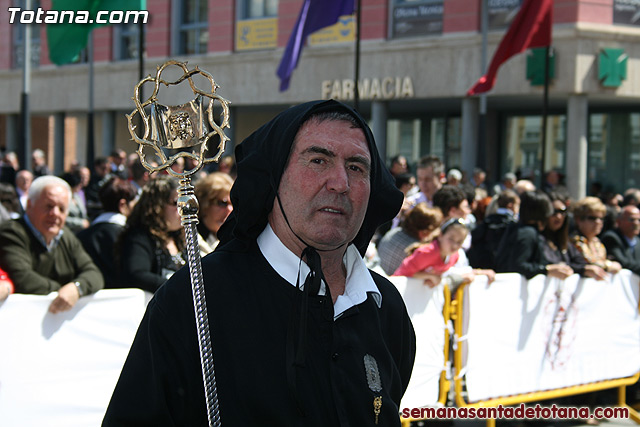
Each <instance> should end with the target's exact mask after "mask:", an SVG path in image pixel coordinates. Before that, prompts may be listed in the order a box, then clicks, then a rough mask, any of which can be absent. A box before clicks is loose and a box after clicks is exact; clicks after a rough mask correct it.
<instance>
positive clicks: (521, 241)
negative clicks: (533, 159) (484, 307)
mask: <svg viewBox="0 0 640 427" xmlns="http://www.w3.org/2000/svg"><path fill="white" fill-rule="evenodd" d="M389 170H390V172H391V174H392V175H393V176H394V177H395V178H396V184H397V187H398V188H401V189H402V190H403V193H404V194H405V203H404V205H403V208H402V210H401V212H400V213H399V214H398V216H397V217H396V218H395V219H394V221H393V222H392V223H390V224H387V226H386V227H384V226H383V227H381V228H380V229H379V230H378V234H377V235H376V237H375V238H374V240H373V242H372V245H371V246H370V248H369V251H368V252H367V256H368V260H369V265H370V266H371V267H373V268H378V269H379V271H381V272H384V273H385V274H387V275H403V276H409V277H414V278H420V279H423V280H424V281H425V285H428V286H433V285H435V284H437V283H440V282H441V279H442V278H444V277H449V280H448V281H446V283H448V284H453V285H454V286H455V285H457V284H459V283H460V282H464V281H469V280H473V278H474V277H475V275H486V276H487V277H488V278H489V282H491V280H493V278H494V277H495V273H497V272H500V273H502V272H504V273H506V272H516V273H520V274H522V275H523V276H525V277H526V278H532V277H533V276H535V275H538V274H543V275H548V276H551V277H557V278H560V279H564V278H567V277H568V276H570V275H572V274H579V275H581V276H583V277H590V278H593V279H596V280H605V279H607V277H609V275H611V274H616V273H617V272H618V271H620V270H621V269H622V268H626V269H629V270H631V271H633V272H635V273H636V274H638V273H640V247H637V242H638V234H640V210H639V209H638V205H639V204H640V190H638V189H634V188H631V189H628V190H626V191H625V192H624V193H623V194H618V195H612V194H610V193H603V192H601V191H600V187H599V186H595V187H594V188H595V189H596V190H597V191H598V194H595V195H590V196H589V197H586V198H583V199H581V200H572V199H571V198H570V197H569V193H568V191H567V189H566V187H565V186H564V182H563V181H562V180H563V176H562V174H561V173H559V172H558V171H557V170H552V171H549V172H548V173H547V174H546V175H545V179H544V180H543V183H542V187H541V188H537V187H536V185H535V184H534V183H533V182H532V181H531V180H527V179H518V178H517V175H516V173H513V172H507V173H505V174H504V175H502V177H501V179H500V181H499V182H497V183H495V185H489V183H488V182H487V174H486V172H485V171H483V170H482V169H480V168H476V169H474V170H473V171H472V173H471V176H469V177H467V176H465V174H464V173H463V172H461V171H460V170H459V169H458V168H455V167H454V168H450V169H448V170H447V169H446V168H445V165H444V163H443V161H442V160H441V159H440V158H438V157H436V156H431V155H429V156H425V157H423V158H421V159H419V160H418V162H417V164H416V172H415V182H416V184H417V185H415V186H413V187H410V186H407V183H409V182H411V178H413V175H412V174H411V171H410V170H409V166H408V164H407V161H406V159H405V158H404V157H403V156H396V157H394V158H393V159H392V162H391V164H390V166H389ZM431 210H435V211H437V215H436V214H434V213H433V212H432V211H431ZM458 223H462V224H464V225H465V228H466V233H463V232H459V233H458V234H456V235H455V236H453V235H452V236H448V234H451V233H452V232H453V231H454V230H450V227H451V225H452V224H456V225H457V224H458ZM461 231H462V230H461ZM447 238H448V239H447ZM459 239H463V241H462V242H461V246H460V248H457V249H456V245H455V244H456V243H457V241H458V240H459ZM445 240H448V241H449V245H448V247H444V246H445V245H444V241H445ZM450 248H454V249H456V251H455V252H456V254H453V253H451V252H450ZM453 261H455V262H453Z"/></svg>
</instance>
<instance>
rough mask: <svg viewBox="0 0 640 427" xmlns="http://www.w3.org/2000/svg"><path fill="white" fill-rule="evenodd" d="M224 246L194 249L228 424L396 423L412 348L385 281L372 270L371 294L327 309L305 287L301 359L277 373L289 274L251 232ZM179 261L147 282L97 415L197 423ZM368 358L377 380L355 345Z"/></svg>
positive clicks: (198, 383)
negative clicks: (107, 399)
mask: <svg viewBox="0 0 640 427" xmlns="http://www.w3.org/2000/svg"><path fill="white" fill-rule="evenodd" d="M228 248H229V247H227V249H225V248H223V249H222V250H217V251H216V252H214V253H212V254H210V255H208V256H207V257H205V258H204V259H203V276H204V278H205V289H206V297H207V303H208V314H209V325H210V328H211V337H212V346H213V354H214V361H215V371H216V381H217V385H218V397H219V402H220V413H221V424H222V426H225V427H231V426H258V425H261V426H262V425H264V426H297V425H299V426H353V427H360V426H370V425H375V424H374V421H375V415H374V405H373V401H374V398H375V397H377V396H382V408H381V411H380V414H379V420H378V423H379V425H381V426H394V425H396V426H399V425H400V418H399V415H398V407H399V404H400V399H401V397H402V395H403V393H404V391H405V389H406V387H407V384H408V382H409V377H410V375H411V369H412V366H413V361H414V357H415V335H414V332H413V327H412V325H411V322H410V320H409V317H408V315H407V312H406V309H405V307H404V304H403V302H402V299H401V297H400V295H399V293H398V292H397V290H396V289H395V288H394V287H393V285H392V284H391V283H390V282H388V281H387V280H386V279H384V278H382V277H381V276H379V275H377V274H375V273H371V274H372V276H373V278H374V281H375V283H376V285H377V286H378V289H379V290H380V292H381V294H382V305H381V307H380V308H378V306H377V304H376V302H375V301H374V299H373V297H372V296H371V295H369V296H368V298H367V300H366V301H365V302H363V303H361V304H359V305H357V306H355V307H352V308H350V309H349V310H347V311H346V312H344V313H343V314H342V316H340V317H339V318H338V319H337V320H335V321H334V319H333V310H332V309H330V310H329V311H327V310H326V306H327V304H331V301H330V300H328V299H327V298H325V297H318V296H310V297H309V299H310V300H309V315H308V327H307V331H308V333H307V341H306V345H305V347H306V348H305V366H303V367H300V368H297V369H296V381H295V390H293V391H292V390H291V387H290V386H289V384H288V375H291V373H290V372H288V369H287V361H288V358H287V354H286V353H287V345H288V342H289V341H290V340H288V338H287V330H288V328H289V327H290V320H291V316H292V312H293V311H294V310H293V308H292V307H293V304H294V294H295V293H297V292H300V291H298V290H297V289H296V288H295V287H294V286H292V285H291V284H290V283H288V282H287V281H286V280H284V279H283V278H281V277H280V276H279V275H278V274H277V273H276V272H275V271H274V270H273V268H271V266H270V265H269V264H268V262H267V260H266V259H265V258H264V256H263V255H262V253H261V252H260V250H259V248H258V246H257V244H255V243H254V245H252V247H251V248H250V250H249V251H246V252H236V251H233V250H228ZM193 311H194V309H193V303H192V297H191V289H190V286H189V278H188V270H187V269H186V268H185V269H182V270H180V271H179V272H178V273H177V274H175V275H174V277H173V278H172V279H170V280H169V281H168V282H167V283H166V284H165V285H164V286H162V287H161V288H160V289H159V290H158V291H157V292H156V294H155V296H154V298H153V300H152V301H151V302H150V304H149V307H148V309H147V313H146V314H145V316H144V319H143V321H142V323H141V325H140V328H139V330H138V333H137V335H136V338H135V341H134V343H133V346H132V348H131V352H130V354H129V357H128V358H127V361H126V363H125V365H124V368H123V371H122V375H121V377H120V380H119V381H118V384H117V386H116V389H115V391H114V394H113V397H112V399H111V403H110V404H109V408H108V410H107V413H106V415H105V418H104V423H103V425H104V426H124V425H130V426H172V425H182V426H204V425H207V415H206V408H205V401H204V387H203V382H202V371H201V367H200V359H199V351H198V344H197V338H196V327H195V317H194V314H193ZM367 354H368V355H370V356H373V358H374V359H375V361H376V363H377V366H378V370H379V373H380V379H381V383H382V391H380V392H374V391H372V390H371V389H370V387H369V384H368V381H367V375H366V371H365V364H364V358H365V355H367Z"/></svg>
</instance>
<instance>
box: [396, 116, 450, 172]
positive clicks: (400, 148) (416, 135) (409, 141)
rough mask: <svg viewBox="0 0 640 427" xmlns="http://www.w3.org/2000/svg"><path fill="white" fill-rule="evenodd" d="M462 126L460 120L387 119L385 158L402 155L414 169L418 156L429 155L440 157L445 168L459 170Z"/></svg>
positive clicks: (435, 118)
mask: <svg viewBox="0 0 640 427" xmlns="http://www.w3.org/2000/svg"><path fill="white" fill-rule="evenodd" d="M461 126H462V120H460V117H433V118H427V119H401V120H398V119H390V120H388V121H387V153H386V154H387V159H390V158H392V157H393V156H395V155H399V154H401V155H403V156H405V157H406V158H407V161H408V162H409V163H410V164H411V166H412V168H413V167H414V166H415V164H416V163H417V162H418V160H419V159H420V157H422V156H426V155H428V154H431V155H434V156H438V157H440V159H442V161H443V162H444V163H445V164H446V165H447V167H449V165H451V166H455V167H460V161H461V153H460V141H461V135H462V127H461ZM414 170H415V168H414Z"/></svg>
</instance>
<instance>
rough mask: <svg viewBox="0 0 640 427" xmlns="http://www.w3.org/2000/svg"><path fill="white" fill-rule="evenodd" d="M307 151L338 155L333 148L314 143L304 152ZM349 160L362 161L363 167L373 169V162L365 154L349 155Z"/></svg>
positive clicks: (331, 155) (332, 155)
mask: <svg viewBox="0 0 640 427" xmlns="http://www.w3.org/2000/svg"><path fill="white" fill-rule="evenodd" d="M307 153H316V154H324V155H325V156H327V157H336V153H334V152H333V151H331V150H327V149H326V148H324V147H319V146H317V145H312V146H310V147H308V148H306V149H305V150H304V151H303V152H302V154H307ZM346 160H347V161H348V162H354V163H360V164H361V165H362V166H363V167H365V168H366V169H367V171H368V170H369V169H371V162H370V161H369V159H367V158H366V157H364V156H358V155H356V156H351V157H347V159H346Z"/></svg>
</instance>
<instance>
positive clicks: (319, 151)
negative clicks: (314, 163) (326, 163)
mask: <svg viewBox="0 0 640 427" xmlns="http://www.w3.org/2000/svg"><path fill="white" fill-rule="evenodd" d="M307 153H315V154H324V155H325V156H327V157H335V156H336V153H334V152H333V151H330V150H327V149H326V148H324V147H319V146H317V145H312V146H311V147H308V148H306V149H305V150H304V151H303V152H302V154H307Z"/></svg>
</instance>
